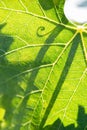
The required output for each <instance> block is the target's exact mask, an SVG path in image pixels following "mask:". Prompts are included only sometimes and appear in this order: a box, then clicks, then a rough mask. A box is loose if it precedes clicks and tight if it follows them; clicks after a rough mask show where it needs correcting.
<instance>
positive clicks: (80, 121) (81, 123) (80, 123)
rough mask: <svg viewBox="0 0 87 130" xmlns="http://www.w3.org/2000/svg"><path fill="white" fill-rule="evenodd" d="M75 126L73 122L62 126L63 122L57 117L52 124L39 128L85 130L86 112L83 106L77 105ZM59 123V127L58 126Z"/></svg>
mask: <svg viewBox="0 0 87 130" xmlns="http://www.w3.org/2000/svg"><path fill="white" fill-rule="evenodd" d="M76 121H77V127H76V126H75V124H70V125H68V126H64V124H63V122H62V121H61V120H60V119H57V120H56V121H55V122H54V123H53V124H52V125H48V126H45V127H44V128H43V129H41V130H59V129H60V130H87V114H86V113H85V109H84V107H83V106H80V105H79V106H78V115H77V120H76ZM60 124H61V127H60V128H59V126H60Z"/></svg>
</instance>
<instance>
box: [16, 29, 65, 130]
mask: <svg viewBox="0 0 87 130" xmlns="http://www.w3.org/2000/svg"><path fill="white" fill-rule="evenodd" d="M63 29H64V27H63V26H60V27H58V26H56V27H55V28H54V29H53V30H52V31H51V33H50V35H49V36H48V38H47V39H46V40H45V43H44V45H43V46H42V48H41V49H40V51H39V52H38V54H37V57H36V59H35V61H34V62H36V64H37V63H39V64H42V63H41V62H42V60H43V58H44V55H45V53H46V52H47V51H48V49H49V47H50V46H45V44H49V45H50V44H52V42H53V41H54V39H55V38H56V37H57V36H58V35H59V34H60V32H61V31H62V30H63ZM37 35H38V33H37ZM38 72H39V69H37V70H35V71H33V72H32V73H31V75H30V78H29V80H28V84H27V89H26V91H25V93H26V94H27V93H29V92H31V91H32V90H38V88H37V86H35V85H34V81H35V79H36V77H37V75H38ZM31 81H32V82H31ZM32 88H33V89H32ZM29 97H30V95H28V96H27V97H25V98H24V100H23V101H22V103H21V105H20V112H19V114H18V116H17V118H18V122H17V125H16V126H15V128H14V130H19V129H20V128H21V125H20V124H21V122H22V119H23V117H24V115H25V112H24V109H25V108H26V104H27V101H28V100H29Z"/></svg>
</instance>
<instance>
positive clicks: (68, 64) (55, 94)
mask: <svg viewBox="0 0 87 130" xmlns="http://www.w3.org/2000/svg"><path fill="white" fill-rule="evenodd" d="M79 42H80V35H79V34H78V35H77V36H76V37H75V38H74V39H73V43H72V46H71V48H70V51H69V54H68V57H67V59H66V63H65V66H64V68H63V71H62V73H61V75H60V79H59V81H58V83H57V86H56V88H55V90H54V92H53V94H52V97H51V99H50V102H49V104H48V107H47V109H46V111H45V114H44V117H43V119H42V121H41V124H40V130H41V129H42V128H43V126H44V125H45V122H46V120H47V118H48V116H49V113H50V112H51V109H52V107H53V105H54V103H55V101H56V98H57V97H58V94H59V93H60V90H61V87H62V85H63V83H64V81H65V79H66V76H67V74H68V72H69V69H70V67H71V65H72V62H73V59H74V56H75V53H76V51H77V48H78V45H79Z"/></svg>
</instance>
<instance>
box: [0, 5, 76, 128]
mask: <svg viewBox="0 0 87 130" xmlns="http://www.w3.org/2000/svg"><path fill="white" fill-rule="evenodd" d="M50 8H51V7H50ZM48 9H49V8H48ZM3 26H4V25H3ZM3 26H1V27H0V28H3ZM63 29H64V27H63V26H60V27H58V26H56V27H55V28H54V30H53V31H52V32H51V33H50V35H49V36H48V38H47V39H46V41H45V44H49V45H50V43H52V42H53V41H54V39H55V38H56V37H57V36H58V35H59V34H60V32H61V31H62V30H63ZM1 35H2V37H0V39H1V40H0V41H2V42H1V43H2V44H1V46H0V47H1V49H2V50H4V51H1V55H3V57H1V59H0V63H1V65H0V66H1V68H2V70H1V71H2V72H1V73H2V77H1V80H0V81H1V82H2V81H3V82H4V78H8V77H9V76H12V75H13V74H18V73H20V72H21V71H23V69H25V68H26V70H27V69H29V67H28V66H29V64H30V63H28V64H27V66H20V65H19V64H14V65H12V64H10V63H9V62H8V60H7V58H6V56H5V55H4V54H5V53H6V52H7V51H8V50H9V47H10V45H11V44H12V42H13V41H14V39H13V38H12V37H10V36H9V37H8V34H7V35H4V34H1ZM5 39H6V40H5ZM5 42H6V46H5V45H4V43H5ZM75 45H77V44H75ZM49 47H50V46H45V45H44V46H43V47H42V48H41V49H40V51H39V53H38V55H37V57H36V59H35V61H34V62H35V63H37V62H39V64H41V62H42V60H43V58H44V55H45V53H46V52H47V51H48V49H49ZM75 47H77V46H75ZM72 48H74V46H73V47H72ZM72 50H73V49H72ZM70 54H71V52H70ZM74 54H75V51H74V52H72V54H71V55H72V56H71V55H70V56H71V60H70V61H69V58H68V59H67V63H68V62H69V65H68V67H69V68H70V65H71V63H72V60H73V57H74ZM3 65H4V67H3ZM37 65H38V64H37ZM5 68H6V69H5ZM67 69H68V68H67V67H66V66H65V68H64V70H65V71H66V72H65V71H64V70H63V72H62V75H61V78H60V80H59V82H58V85H59V83H60V87H59V88H57V87H58V85H57V87H56V90H57V91H56V90H55V92H54V94H53V96H52V99H51V101H52V103H53V104H54V102H55V99H56V96H57V94H58V93H59V91H60V89H61V87H62V83H61V82H64V80H63V81H62V77H63V76H64V72H65V76H64V78H65V77H66V75H67V73H68V72H67ZM38 72H39V69H38V70H35V71H33V72H32V73H31V75H30V77H29V80H28V83H27V88H26V91H25V92H24V94H25V95H26V94H27V93H29V92H31V91H33V90H38V88H37V86H35V85H34V81H35V79H36V77H37V75H38ZM23 76H24V75H23ZM23 76H22V77H23ZM31 81H32V82H31ZM18 82H19V79H17V78H15V79H13V80H12V81H10V83H9V84H5V85H2V86H0V93H1V94H3V96H2V105H3V107H4V108H5V109H6V115H5V119H6V120H7V122H8V124H9V125H10V124H11V120H12V118H13V116H14V117H15V121H16V123H15V126H14V128H13V130H20V129H21V124H22V120H23V118H24V115H25V111H24V109H25V108H26V105H27V101H28V100H29V96H27V97H25V98H24V99H23V101H22V102H21V104H20V106H19V109H18V112H17V114H15V113H13V111H14V106H13V104H12V99H13V98H14V97H15V95H16V94H18V91H20V93H22V92H23V90H21V88H20V85H19V84H18ZM10 93H11V95H10ZM54 95H55V96H54ZM52 103H51V102H50V103H49V105H48V108H47V110H46V113H45V115H44V118H43V120H42V122H41V129H43V125H44V124H45V122H46V120H47V117H48V114H47V113H48V110H49V112H50V110H51V109H49V107H50V108H52V107H53V106H51V105H50V104H52ZM8 120H10V121H8ZM8 129H9V128H8ZM41 129H40V130H41Z"/></svg>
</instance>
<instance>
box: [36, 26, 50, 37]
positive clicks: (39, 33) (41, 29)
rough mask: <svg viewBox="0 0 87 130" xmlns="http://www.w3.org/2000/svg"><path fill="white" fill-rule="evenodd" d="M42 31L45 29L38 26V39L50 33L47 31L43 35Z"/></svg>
mask: <svg viewBox="0 0 87 130" xmlns="http://www.w3.org/2000/svg"><path fill="white" fill-rule="evenodd" d="M44 31H45V27H44V26H40V27H39V28H38V29H37V35H38V36H39V37H43V36H45V35H47V34H49V33H50V32H51V31H49V32H47V33H44Z"/></svg>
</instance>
